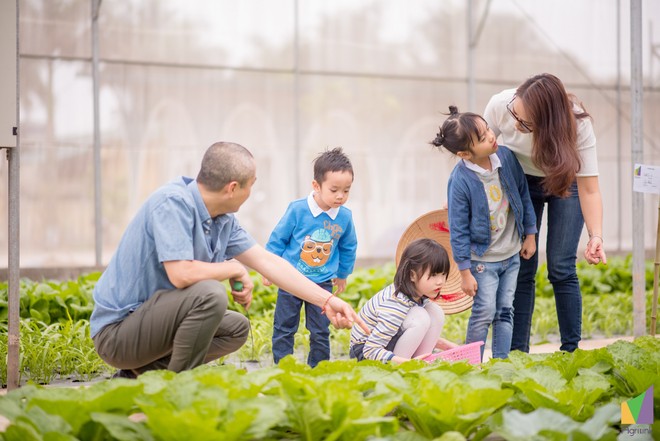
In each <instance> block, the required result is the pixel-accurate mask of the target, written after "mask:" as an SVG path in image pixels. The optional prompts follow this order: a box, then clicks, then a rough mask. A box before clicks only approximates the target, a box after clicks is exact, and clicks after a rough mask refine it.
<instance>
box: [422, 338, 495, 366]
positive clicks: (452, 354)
mask: <svg viewBox="0 0 660 441" xmlns="http://www.w3.org/2000/svg"><path fill="white" fill-rule="evenodd" d="M483 344H484V342H482V341H475V342H474V343H469V344H467V345H463V346H459V347H457V348H454V349H447V350H446V351H442V352H436V353H434V354H431V355H429V356H428V357H426V358H425V359H424V361H428V362H429V363H431V362H433V361H435V360H437V359H438V358H442V359H443V360H449V361H459V360H467V361H468V362H469V363H470V364H479V363H481V347H482V346H483Z"/></svg>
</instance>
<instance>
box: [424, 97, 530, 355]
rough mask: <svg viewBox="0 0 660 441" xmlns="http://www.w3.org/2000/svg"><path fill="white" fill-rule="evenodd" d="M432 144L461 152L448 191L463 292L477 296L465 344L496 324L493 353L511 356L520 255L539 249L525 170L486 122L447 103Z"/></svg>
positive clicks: (453, 244)
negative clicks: (514, 298)
mask: <svg viewBox="0 0 660 441" xmlns="http://www.w3.org/2000/svg"><path fill="white" fill-rule="evenodd" d="M432 144H433V145H435V146H436V147H440V146H442V147H444V148H445V149H447V150H448V151H450V152H451V153H453V154H455V155H456V156H458V157H459V158H460V161H459V162H458V163H457V164H456V166H455V167H454V170H453V171H452V173H451V176H450V177H449V184H448V187H447V192H448V200H449V230H450V243H451V249H452V253H453V257H454V260H455V261H456V264H457V265H458V269H459V270H460V272H461V278H462V288H463V291H464V292H465V293H466V294H467V295H469V296H472V297H474V304H473V306H472V315H471V316H470V320H469V322H468V329H467V336H466V343H473V342H476V341H484V342H485V341H486V338H487V337H488V329H489V327H490V326H491V324H492V326H493V335H492V350H493V357H494V358H506V357H507V356H508V354H509V351H510V350H511V338H512V332H513V313H514V311H513V296H514V293H515V290H516V281H517V278H518V269H519V268H520V256H522V257H523V258H525V259H529V258H530V257H532V256H533V255H534V253H535V252H536V242H535V235H536V233H537V228H536V215H535V214H534V207H533V206H532V201H531V199H530V197H529V191H528V188H527V181H526V179H525V175H524V173H523V171H522V168H521V166H520V164H519V163H518V160H517V159H516V157H515V156H514V154H513V153H512V152H511V151H510V150H509V149H508V148H507V147H504V146H499V145H498V144H497V138H496V136H495V134H494V133H493V131H492V130H490V128H489V127H488V124H487V123H486V121H485V120H484V119H483V118H482V117H481V116H480V115H477V114H474V113H469V112H465V113H459V112H458V109H457V108H456V106H449V118H447V120H446V121H445V122H444V124H443V125H442V127H441V128H440V132H439V133H438V135H437V136H436V138H435V140H433V142H432ZM481 350H482V357H483V346H482V348H481Z"/></svg>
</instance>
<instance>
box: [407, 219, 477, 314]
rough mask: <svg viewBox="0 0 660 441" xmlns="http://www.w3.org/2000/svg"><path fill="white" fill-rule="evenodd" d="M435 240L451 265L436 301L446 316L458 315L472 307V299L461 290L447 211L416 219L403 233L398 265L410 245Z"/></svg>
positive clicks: (459, 274)
mask: <svg viewBox="0 0 660 441" xmlns="http://www.w3.org/2000/svg"><path fill="white" fill-rule="evenodd" d="M421 238H428V239H433V240H435V241H436V242H438V243H439V244H440V245H442V246H443V247H444V248H445V249H446V250H447V254H449V261H450V263H451V265H450V268H449V277H447V282H446V283H445V284H444V286H443V287H442V289H441V290H440V295H439V296H438V298H437V299H436V300H435V302H436V303H438V304H439V305H440V306H442V309H443V311H444V312H445V314H456V313H459V312H463V311H465V310H466V309H469V308H471V307H472V302H473V300H472V297H470V296H468V295H467V294H465V293H464V292H463V290H462V289H461V273H460V272H459V271H458V267H457V266H456V263H455V262H454V259H453V257H452V253H451V245H450V244H449V221H448V220H447V210H435V211H430V212H428V213H426V214H425V215H423V216H420V217H418V218H417V219H415V221H414V222H413V223H411V224H410V226H409V227H408V228H407V229H406V231H404V232H403V235H402V236H401V239H399V244H398V245H397V247H396V264H397V265H399V260H400V259H401V254H403V250H404V249H405V248H406V246H408V244H409V243H410V242H412V241H414V240H415V239H421Z"/></svg>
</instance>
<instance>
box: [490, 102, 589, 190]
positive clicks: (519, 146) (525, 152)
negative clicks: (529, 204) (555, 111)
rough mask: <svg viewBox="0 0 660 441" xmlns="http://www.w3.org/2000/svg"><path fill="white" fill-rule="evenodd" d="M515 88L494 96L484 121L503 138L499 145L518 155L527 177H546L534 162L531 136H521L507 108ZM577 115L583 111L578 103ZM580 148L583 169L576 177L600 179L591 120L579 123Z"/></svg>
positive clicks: (578, 143)
mask: <svg viewBox="0 0 660 441" xmlns="http://www.w3.org/2000/svg"><path fill="white" fill-rule="evenodd" d="M515 93H516V89H507V90H503V91H502V92H500V93H498V94H496V95H493V96H492V97H491V99H490V101H489V102H488V104H487V105H486V110H484V115H483V116H484V119H485V120H486V122H487V123H488V125H489V126H490V128H491V129H492V130H493V132H495V136H498V137H500V139H501V142H500V144H502V145H505V146H507V147H509V148H510V149H511V150H512V151H513V152H514V153H515V154H516V158H518V161H520V165H522V168H523V170H524V172H525V174H528V175H532V176H545V174H544V173H543V172H542V171H541V170H540V169H539V168H538V167H536V166H535V165H534V163H533V162H532V134H531V133H521V132H520V131H518V130H516V127H515V124H516V120H515V119H514V118H513V117H512V116H511V114H510V113H509V111H508V110H507V109H506V105H507V104H508V103H509V101H511V99H512V98H513V95H515ZM574 109H575V110H576V112H580V111H582V109H581V108H580V107H579V106H578V105H577V104H575V105H574ZM577 138H578V139H577V145H578V147H577V149H578V153H579V155H580V159H581V161H582V166H581V168H580V171H579V172H578V173H577V176H582V177H585V176H598V157H597V154H596V135H595V134H594V128H593V125H592V124H591V119H589V118H581V119H578V120H577Z"/></svg>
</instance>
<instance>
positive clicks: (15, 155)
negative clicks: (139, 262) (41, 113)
mask: <svg viewBox="0 0 660 441" xmlns="http://www.w3.org/2000/svg"><path fill="white" fill-rule="evenodd" d="M19 3H20V0H16V124H17V126H16V132H15V133H16V147H15V148H8V149H7V160H8V161H9V175H8V180H9V185H8V189H9V201H8V203H9V204H8V211H9V213H8V215H9V219H8V222H9V228H8V230H9V231H8V233H9V247H8V248H9V249H8V250H7V251H8V258H9V265H8V268H7V272H8V276H9V280H8V284H9V286H8V288H9V290H8V291H9V292H8V298H7V303H8V317H7V319H8V327H7V328H8V329H7V389H8V390H12V389H16V388H17V387H18V383H19V373H18V369H19V355H20V344H21V339H20V290H19V287H20V265H19V262H20V145H21V139H20V106H19V97H20V76H19V72H20V66H19V64H20V63H19V61H20V60H19V50H18V48H19V43H18V38H19V35H20V34H19V31H18V23H19V22H18V6H19Z"/></svg>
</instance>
